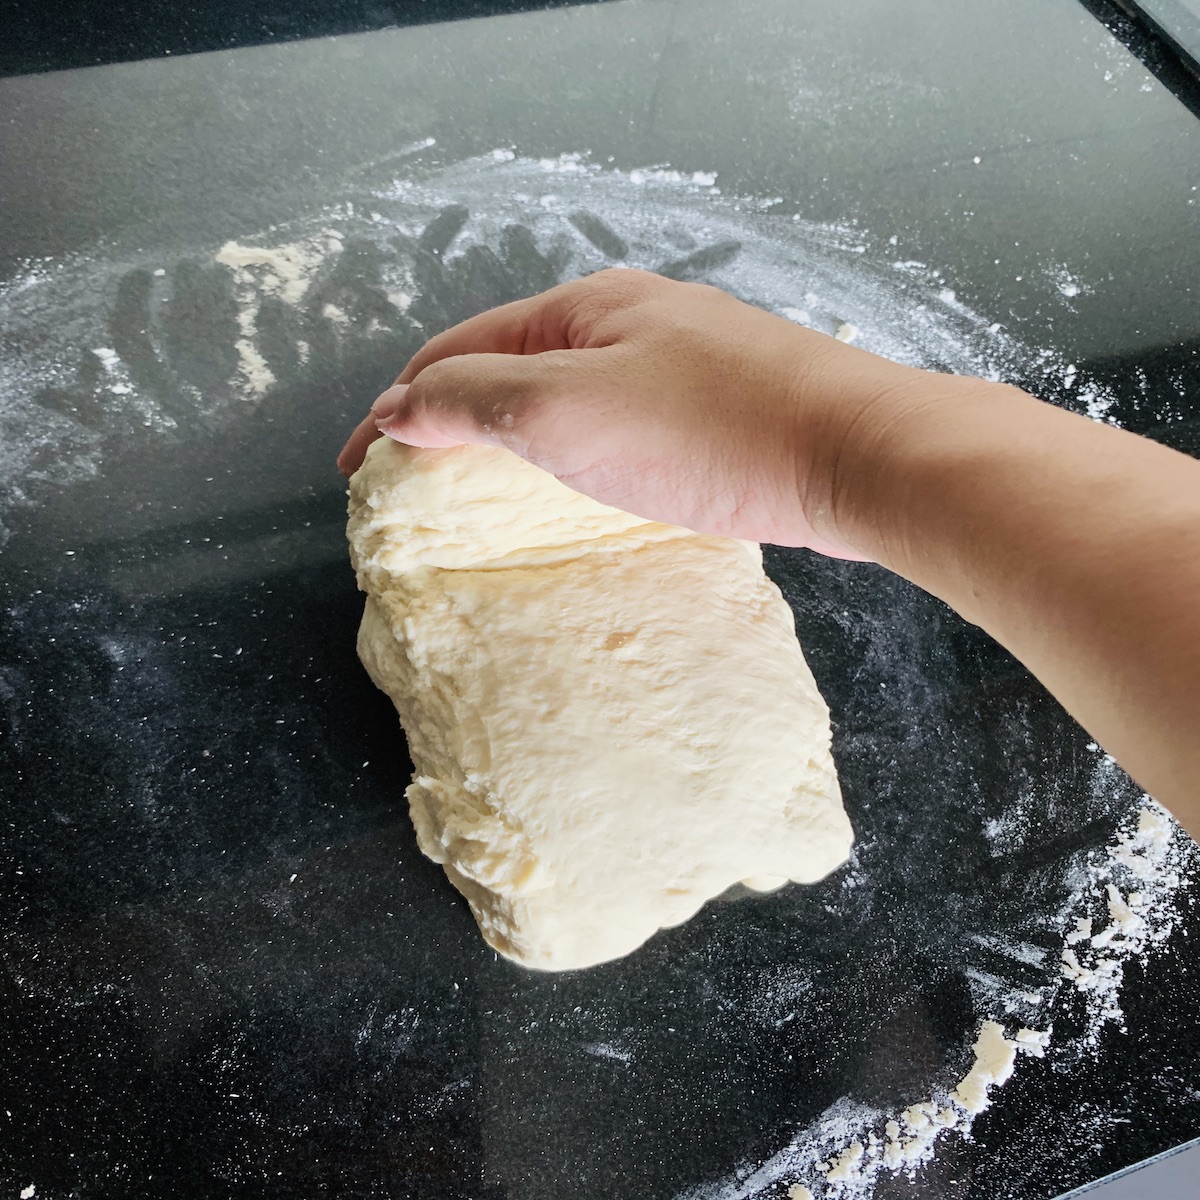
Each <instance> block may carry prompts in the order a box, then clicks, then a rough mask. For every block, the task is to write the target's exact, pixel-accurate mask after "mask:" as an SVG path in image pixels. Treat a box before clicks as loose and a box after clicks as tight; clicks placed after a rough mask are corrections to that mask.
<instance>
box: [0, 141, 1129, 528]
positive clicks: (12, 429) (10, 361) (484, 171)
mask: <svg viewBox="0 0 1200 1200" xmlns="http://www.w3.org/2000/svg"><path fill="white" fill-rule="evenodd" d="M433 145H434V139H432V138H425V139H421V140H419V141H417V142H414V143H412V144H411V145H407V146H403V147H401V148H399V149H398V150H397V151H396V152H395V153H394V154H392V155H389V156H386V162H387V163H388V164H390V163H391V162H392V161H393V160H406V161H407V162H408V163H409V165H408V167H406V170H407V174H405V175H404V176H403V177H397V178H392V179H391V180H390V181H389V182H387V183H386V184H381V185H378V186H377V187H376V189H375V190H374V191H371V192H369V194H364V193H363V192H362V190H361V187H359V185H358V184H356V185H355V187H356V189H357V190H356V192H355V196H356V198H355V200H354V201H351V200H346V199H337V200H334V201H333V202H331V203H328V204H326V205H325V207H323V208H321V207H318V208H316V210H315V213H314V215H313V216H312V217H311V218H307V219H304V220H298V221H295V222H292V223H291V224H289V225H279V226H273V227H272V228H270V229H269V230H266V231H261V232H259V233H255V234H248V235H244V236H240V237H238V238H236V239H234V240H231V241H228V242H226V243H225V244H224V245H222V246H220V247H218V248H216V249H215V250H214V249H213V248H208V249H207V250H205V249H203V248H183V249H178V248H177V249H176V250H175V252H174V253H173V254H172V255H171V257H170V260H169V262H168V265H166V266H164V265H160V264H163V263H164V261H166V260H167V253H166V252H165V251H164V248H162V247H158V248H147V249H145V250H137V251H129V252H128V253H127V254H126V255H125V256H124V257H122V256H121V254H120V253H119V252H118V251H117V250H115V249H113V248H111V247H106V248H105V250H104V251H103V252H102V253H99V252H98V253H96V254H93V255H92V256H87V255H82V256H76V257H73V258H69V259H60V260H59V259H42V260H37V261H31V262H29V263H28V264H27V265H26V267H25V268H24V269H23V270H22V271H21V272H20V273H19V274H18V275H16V276H15V277H14V278H11V279H9V280H8V281H6V282H4V283H2V284H0V324H2V325H3V326H4V328H5V329H6V330H7V331H8V334H9V338H10V345H11V346H13V347H15V348H16V349H15V350H14V351H13V352H12V353H10V354H8V355H6V356H5V357H4V359H3V361H0V544H2V543H3V541H4V540H5V538H6V537H7V532H6V530H5V527H4V524H3V512H4V510H5V509H6V508H8V507H10V506H12V505H14V504H15V505H23V504H27V503H29V502H30V499H31V492H30V488H31V487H35V488H36V487H46V486H54V487H59V486H63V485H64V484H67V485H69V484H70V483H71V482H72V481H75V480H81V479H85V478H89V477H92V476H94V475H95V474H97V473H98V471H99V470H100V469H101V465H102V463H103V461H104V459H105V456H106V452H107V449H108V447H109V446H110V445H111V444H112V443H114V442H120V441H121V440H122V439H124V438H125V437H126V436H127V434H128V432H129V431H130V430H131V429H135V430H136V429H148V430H150V431H151V432H152V433H153V434H155V435H167V436H170V437H171V438H173V439H179V438H187V437H189V436H190V435H191V433H192V430H193V427H194V428H195V429H196V430H200V431H205V432H207V431H211V429H212V428H213V427H214V425H220V424H222V423H225V422H228V421H230V420H235V419H237V417H236V412H237V411H238V409H240V408H242V407H243V406H244V404H245V403H247V402H249V403H255V402H257V401H258V400H259V399H261V398H262V397H263V396H265V395H266V393H267V392H268V391H270V390H271V389H272V388H273V387H275V386H277V384H278V383H279V381H278V380H277V379H276V372H275V371H274V370H273V369H272V367H271V365H270V362H269V358H268V355H267V354H266V353H264V349H263V337H262V332H261V330H260V328H259V325H260V315H261V311H260V310H261V307H262V304H263V302H264V301H265V300H267V299H268V298H270V299H272V300H275V301H279V302H281V303H283V304H285V305H288V306H290V307H293V308H300V307H301V306H304V305H306V304H307V303H308V302H309V300H310V298H311V295H312V290H311V289H312V285H313V283H314V281H315V279H316V278H317V277H318V276H319V275H320V276H323V275H324V274H325V273H327V272H329V271H330V270H332V269H333V268H334V266H335V265H336V264H337V263H338V262H339V261H340V260H341V256H342V254H343V251H344V248H345V245H346V239H347V238H350V237H353V238H356V239H362V240H369V241H371V242H372V243H373V244H374V245H375V246H376V247H378V248H379V250H380V252H381V254H382V257H383V259H384V260H388V259H389V256H390V260H391V261H385V279H384V281H383V282H384V285H385V287H384V293H385V296H386V301H387V303H388V304H390V305H391V306H392V307H393V308H394V309H395V310H397V312H400V313H408V312H409V310H410V308H411V306H412V305H413V302H414V299H415V298H416V294H417V288H416V286H415V284H414V281H413V278H412V274H411V271H410V270H409V267H408V266H407V265H406V264H405V262H404V261H402V259H403V255H402V254H399V255H398V252H397V251H396V250H395V249H394V247H393V245H392V239H393V238H394V235H395V233H396V232H397V231H400V232H403V233H405V234H406V235H409V236H412V235H414V234H416V233H418V232H419V231H420V230H421V229H422V228H423V227H424V225H425V224H427V223H428V222H429V221H430V220H431V219H432V218H433V217H434V216H435V215H436V214H437V213H438V212H439V211H441V210H443V209H445V208H446V207H447V206H450V205H464V206H466V207H467V209H468V210H469V219H468V221H467V224H466V226H465V227H464V229H463V230H462V232H461V234H459V235H458V237H457V239H456V246H461V247H464V248H465V247H470V246H480V247H488V248H494V247H496V246H497V245H498V244H499V243H500V241H501V240H502V238H503V235H504V231H505V230H506V229H507V228H511V227H513V226H515V225H520V226H523V227H524V228H525V229H527V230H528V231H529V232H530V233H531V234H532V236H533V239H534V241H535V243H536V244H537V245H539V246H540V247H542V248H543V250H547V249H548V252H549V253H550V254H551V255H552V256H553V257H554V258H555V262H556V269H558V270H559V273H560V277H562V278H570V277H572V276H576V275H580V274H583V273H586V272H588V271H593V270H596V269H598V268H600V267H603V266H606V265H612V260H610V259H607V258H606V256H605V254H604V253H603V252H601V251H600V250H599V249H597V248H596V247H595V246H593V245H591V244H590V243H588V242H586V240H585V239H583V238H581V237H580V236H579V233H578V230H577V229H576V228H575V227H574V226H573V225H572V223H571V219H570V218H571V216H572V214H574V213H578V211H579V210H586V211H587V212H588V213H590V214H592V215H593V216H595V217H596V218H598V219H599V220H600V221H601V222H602V223H604V224H605V225H607V226H608V227H609V228H610V229H611V230H613V231H614V239H615V244H624V243H628V247H629V253H628V255H627V257H624V258H622V259H621V261H622V262H624V263H625V265H629V266H638V267H646V268H649V269H657V268H660V267H664V266H665V265H668V264H671V263H672V260H678V261H675V262H674V263H673V265H674V267H675V268H676V269H677V273H679V274H680V275H681V277H685V278H686V277H698V276H702V277H704V278H710V279H712V280H713V281H714V282H717V283H719V284H720V285H722V286H724V287H726V288H727V289H729V290H730V291H732V292H734V293H735V294H737V295H740V296H742V297H743V298H745V299H747V300H750V301H752V302H754V303H757V304H759V305H761V306H762V307H764V308H768V309H770V310H772V311H774V312H777V313H780V314H781V315H783V316H785V317H786V318H788V319H789V320H793V321H796V322H799V323H800V324H804V325H808V326H811V327H812V328H814V329H819V330H821V331H823V332H825V333H832V334H834V335H835V336H841V337H842V338H843V339H848V338H851V337H852V338H853V340H854V341H855V342H856V343H857V344H860V345H862V346H864V347H866V348H867V349H869V350H874V351H876V352H878V353H880V354H884V355H887V356H888V357H891V358H894V359H896V360H897V361H900V362H904V363H907V364H910V365H914V366H927V367H933V368H936V369H940V370H948V371H954V372H958V373H964V374H977V375H981V376H984V377H985V378H990V379H1003V378H1009V379H1011V378H1022V379H1037V378H1044V379H1045V380H1046V381H1047V384H1048V386H1050V387H1051V388H1054V387H1060V386H1061V387H1063V388H1066V387H1072V386H1073V387H1074V389H1075V390H1074V393H1073V394H1074V397H1075V402H1076V403H1077V405H1078V406H1079V407H1080V409H1081V410H1083V411H1087V412H1088V413H1090V414H1091V415H1093V416H1095V417H1096V418H1097V419H1106V417H1107V413H1108V410H1109V408H1110V407H1111V405H1112V397H1111V396H1110V395H1109V394H1108V393H1107V392H1106V391H1104V390H1103V389H1100V388H1099V387H1097V386H1095V385H1093V384H1090V383H1084V382H1083V381H1082V379H1080V380H1079V382H1078V383H1076V380H1077V378H1078V373H1077V371H1076V369H1075V368H1074V367H1072V368H1070V371H1068V370H1067V367H1066V364H1064V363H1062V362H1060V361H1059V360H1058V359H1057V358H1056V356H1055V355H1054V354H1053V352H1050V351H1037V352H1034V351H1031V350H1030V349H1029V348H1028V347H1026V346H1025V345H1023V344H1022V343H1021V342H1019V341H1018V340H1017V339H1015V338H1014V337H1012V336H1011V335H1010V334H1009V333H1007V332H1006V331H1005V330H1004V329H1003V328H1002V327H1001V326H1000V325H998V324H995V323H992V322H989V321H988V320H987V319H986V318H984V317H983V316H981V315H979V314H977V313H974V312H972V311H971V310H970V309H969V308H967V307H966V306H964V305H962V304H961V303H960V302H959V301H958V300H957V298H956V296H955V294H954V290H953V288H951V287H949V286H948V284H947V281H946V280H945V278H944V277H943V276H942V274H941V273H940V272H938V271H937V270H936V269H934V268H932V267H929V266H928V265H926V264H923V263H920V262H916V261H915V260H905V259H901V260H896V261H894V262H893V259H894V254H893V255H891V256H889V250H890V248H891V247H892V246H895V245H896V244H897V240H898V239H897V238H896V237H892V238H891V239H889V240H887V241H886V242H883V243H881V244H876V242H875V241H874V239H873V238H872V237H871V236H870V235H869V234H868V233H867V232H866V231H865V230H863V229H862V228H860V227H858V226H857V225H855V224H853V223H837V222H826V223H820V222H812V221H806V220H804V219H803V218H802V217H801V216H800V215H799V214H791V215H786V214H779V213H778V212H776V211H773V210H775V209H776V208H777V207H778V204H779V197H766V198H753V197H744V196H726V195H723V194H722V192H721V189H720V188H719V187H718V186H717V176H716V174H715V173H713V172H707V171H695V170H693V171H680V170H675V169H673V168H671V167H669V166H664V165H655V166H648V167H644V168H641V169H635V170H631V171H620V170H616V169H614V168H611V167H603V166H601V165H599V164H597V163H595V162H592V161H591V160H590V159H589V158H588V156H587V155H585V154H582V153H569V154H562V155H559V156H558V157H551V158H544V159H527V158H521V157H519V156H518V155H517V154H516V153H515V152H514V151H513V150H511V149H510V148H507V147H497V148H496V149H495V150H494V151H491V152H489V153H487V154H484V155H481V156H479V157H477V158H472V159H468V160H465V161H462V162H458V163H453V164H450V165H446V166H432V167H422V166H420V165H419V163H417V162H416V161H415V160H414V156H419V155H420V154H421V153H423V152H424V151H426V150H428V149H429V147H431V146H433ZM382 169H385V168H384V166H383V160H381V162H380V163H376V164H373V165H372V167H371V170H372V171H374V172H379V171H380V170H382ZM386 169H388V170H389V171H390V170H391V169H392V168H390V166H389V167H387V168H386ZM672 239H674V241H675V243H676V244H677V245H680V246H683V245H688V244H690V246H691V247H692V249H690V250H686V249H685V250H683V251H682V252H675V251H673V250H672V248H671V244H670V243H671V241H672ZM718 252H720V253H718ZM726 252H727V253H726ZM710 253H716V254H717V258H720V261H717V259H714V258H711V257H706V255H710ZM721 253H725V257H724V258H722V257H721ZM197 257H200V258H205V257H207V258H208V259H209V260H210V261H211V260H213V259H215V261H216V262H217V263H218V264H219V265H221V266H222V267H224V268H225V269H226V270H228V271H229V273H230V278H231V280H232V283H233V287H234V293H235V299H236V304H237V311H236V336H235V337H233V338H232V339H231V345H230V347H229V349H230V350H231V351H232V353H233V355H234V356H235V360H236V377H235V379H233V380H232V381H231V383H230V386H229V387H227V388H222V387H218V388H215V389H214V388H213V386H212V383H211V379H208V378H205V379H203V380H201V379H196V380H193V379H191V378H189V375H188V371H189V367H188V365H187V363H186V362H182V363H176V362H173V361H171V353H172V352H171V346H170V344H169V342H170V339H169V337H165V336H164V332H163V330H162V328H161V327H160V326H159V325H158V321H159V319H160V317H161V315H162V313H164V312H169V311H170V302H171V300H172V298H173V293H174V290H175V289H177V288H178V287H180V286H182V282H181V279H180V277H178V276H177V273H176V268H177V267H178V266H179V264H180V263H181V262H183V261H185V260H188V261H191V262H193V263H194V262H195V260H196V258H197ZM693 258H694V259H695V261H694V263H693V261H692V259H693ZM139 272H141V273H142V274H144V276H145V278H146V280H147V282H148V288H147V290H146V293H145V294H146V298H147V308H146V321H145V322H140V326H141V332H137V327H138V325H139V321H138V319H137V318H134V327H135V335H136V337H137V338H141V339H143V341H144V339H145V337H146V335H148V337H149V342H150V343H151V349H150V353H151V354H152V355H153V356H155V357H156V358H157V359H158V360H159V361H158V366H156V367H154V370H155V371H157V372H158V373H159V377H160V383H159V385H157V386H154V387H147V386H145V382H146V380H147V379H148V378H149V377H148V375H147V374H146V370H145V367H146V364H144V363H143V364H141V367H142V369H141V374H139V370H138V366H137V365H136V364H130V363H126V362H124V361H123V360H122V358H121V354H120V353H119V352H118V349H117V348H115V347H114V346H113V343H112V341H110V340H109V320H110V316H111V313H112V305H113V303H114V297H115V296H116V295H117V294H118V292H119V290H120V286H121V285H122V284H123V283H126V282H129V280H130V278H131V277H132V276H135V275H137V274H138V273H139ZM801 280H802V281H803V283H802V284H801V283H799V281H801ZM140 287H141V285H140V284H139V288H140ZM135 290H137V289H135ZM323 315H324V320H325V322H326V324H327V325H328V326H329V327H330V329H331V331H332V333H333V335H334V336H335V338H336V339H339V340H340V339H345V338H348V337H354V336H364V335H367V334H369V333H370V332H371V330H372V329H374V328H377V326H376V325H370V324H369V323H368V324H367V325H364V326H363V327H362V328H361V329H356V322H355V321H353V320H350V319H349V317H348V314H347V313H346V310H345V309H343V308H342V307H341V306H340V304H331V305H330V306H329V308H328V309H327V310H325V312H324V314H323ZM146 322H148V325H147V324H146ZM81 346H82V347H83V349H82V350H81ZM293 349H294V350H295V359H296V361H298V362H299V363H300V364H302V365H303V364H307V363H310V362H311V353H310V346H309V343H308V341H307V340H304V341H299V340H297V341H296V342H295V343H294V345H293ZM88 351H92V353H91V357H93V358H94V359H95V360H96V361H97V362H98V364H99V367H100V371H99V379H98V380H97V381H96V382H95V383H92V382H90V381H89V380H88V379H87V378H86V376H85V375H84V374H81V370H80V367H79V360H80V355H81V353H87V352H88ZM164 375H165V377H166V378H167V379H168V380H169V381H170V384H171V386H172V387H173V388H174V389H175V392H176V396H175V403H171V402H170V399H169V398H168V397H164V396H163V395H162V394H161V379H162V377H163V376H164ZM89 391H90V392H91V393H92V394H91V395H88V394H87V393H88V392H89ZM76 392H80V393H82V399H81V401H80V402H79V403H76V401H75V400H74V398H73V397H74V394H75V393H76ZM63 393H70V397H69V398H68V399H66V400H62V399H58V398H57V397H61V396H62V395H63ZM48 396H50V397H54V399H51V400H47V397H48ZM48 459H52V461H53V470H52V471H51V470H48V469H47V466H46V462H47V460H48Z"/></svg>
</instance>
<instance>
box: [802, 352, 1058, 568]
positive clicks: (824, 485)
mask: <svg viewBox="0 0 1200 1200" xmlns="http://www.w3.org/2000/svg"><path fill="white" fill-rule="evenodd" d="M876 361H877V362H880V363H882V360H876ZM870 366H871V369H869V370H865V371H863V372H862V375H863V376H864V377H863V378H862V379H861V381H860V382H861V384H862V385H863V386H860V388H859V389H857V391H856V393H855V394H853V395H852V396H845V395H843V396H840V397H838V399H837V401H836V403H835V404H834V405H833V406H832V408H831V411H830V412H828V413H827V414H826V415H825V416H824V420H823V423H824V425H825V428H824V430H823V431H822V434H821V435H820V436H819V437H816V438H814V439H812V440H811V441H810V442H809V445H810V448H811V449H812V450H813V452H814V458H813V461H812V463H811V466H810V471H811V474H810V476H809V479H810V483H811V487H810V488H809V489H808V494H807V495H806V497H805V501H806V502H805V512H806V515H807V516H808V518H809V522H810V524H811V525H812V526H813V528H814V530H815V531H816V532H817V534H818V536H819V537H820V538H822V539H823V540H826V541H829V542H831V543H833V544H840V545H844V546H846V547H848V548H850V549H851V550H853V551H854V552H856V553H857V554H859V555H861V556H863V557H865V558H868V559H870V560H872V561H875V562H878V563H880V564H881V565H883V566H885V567H887V568H888V569H889V570H893V571H896V572H897V573H899V574H901V575H904V576H905V577H907V578H910V579H911V578H914V574H922V573H923V572H920V571H919V569H918V561H917V560H918V559H919V558H921V557H923V556H925V555H926V554H927V553H928V551H929V550H930V549H931V547H930V545H929V541H930V534H931V533H932V532H933V531H932V529H931V528H930V525H931V517H934V516H938V515H940V516H942V517H944V516H945V515H946V513H945V511H944V507H945V506H946V505H947V504H951V503H953V495H954V488H955V487H961V486H964V485H966V486H970V483H969V481H970V479H971V478H972V477H973V476H975V474H976V472H977V471H978V470H986V465H985V463H986V459H987V457H988V455H989V454H992V453H995V452H997V451H1002V450H1003V445H1004V439H1003V435H1002V433H1001V428H1002V427H1003V426H1004V425H1005V424H1006V423H1010V422H1011V421H1012V420H1013V419H1014V412H1013V410H1014V409H1015V408H1018V409H1019V408H1020V407H1022V406H1036V407H1038V408H1041V407H1042V405H1041V402H1039V401H1036V400H1034V399H1033V398H1032V397H1031V396H1029V395H1027V394H1026V393H1025V392H1022V391H1020V390H1019V389H1017V388H1014V387H1010V386H1008V385H1005V384H998V383H990V382H988V381H986V380H982V379H975V378H970V377H964V376H956V375H944V374H940V373H936V372H931V371H921V370H917V369H914V368H909V367H898V366H896V365H895V364H893V363H882V367H877V366H875V364H874V363H872V364H870ZM1016 419H1017V420H1020V416H1019V415H1018V416H1017V417H1016Z"/></svg>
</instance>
